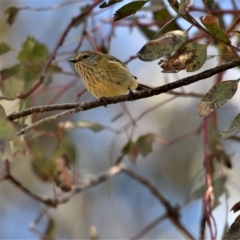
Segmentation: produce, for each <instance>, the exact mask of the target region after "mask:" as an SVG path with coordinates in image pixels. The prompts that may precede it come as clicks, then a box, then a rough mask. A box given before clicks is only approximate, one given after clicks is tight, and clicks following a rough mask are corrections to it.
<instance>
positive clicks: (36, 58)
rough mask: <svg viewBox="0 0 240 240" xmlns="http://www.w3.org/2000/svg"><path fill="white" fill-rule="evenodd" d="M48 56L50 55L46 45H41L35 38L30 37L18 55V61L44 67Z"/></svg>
mask: <svg viewBox="0 0 240 240" xmlns="http://www.w3.org/2000/svg"><path fill="white" fill-rule="evenodd" d="M48 56H49V53H48V50H47V47H46V46H45V45H44V44H41V43H39V42H38V41H37V40H35V39H34V38H33V37H28V38H27V39H26V41H25V42H24V43H23V45H22V49H21V51H20V52H19V54H18V60H19V61H20V62H22V63H31V64H33V65H42V64H43V63H44V62H45V61H46V59H47V58H48Z"/></svg>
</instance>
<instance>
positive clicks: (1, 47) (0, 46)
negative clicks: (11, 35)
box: [0, 42, 11, 55]
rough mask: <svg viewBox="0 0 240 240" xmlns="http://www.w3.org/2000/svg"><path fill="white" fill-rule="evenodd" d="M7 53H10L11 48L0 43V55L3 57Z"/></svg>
mask: <svg viewBox="0 0 240 240" xmlns="http://www.w3.org/2000/svg"><path fill="white" fill-rule="evenodd" d="M9 51H11V47H10V46H9V45H8V44H7V43H5V42H0V55H3V54H5V53H7V52H9Z"/></svg>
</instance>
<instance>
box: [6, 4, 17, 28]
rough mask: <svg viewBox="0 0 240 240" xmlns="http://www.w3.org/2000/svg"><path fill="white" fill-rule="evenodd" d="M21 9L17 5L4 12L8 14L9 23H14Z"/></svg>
mask: <svg viewBox="0 0 240 240" xmlns="http://www.w3.org/2000/svg"><path fill="white" fill-rule="evenodd" d="M18 11H19V9H18V8H16V7H9V8H7V9H5V11H4V13H5V14H7V23H8V24H10V25H12V24H13V23H14V21H15V20H16V17H17V15H18Z"/></svg>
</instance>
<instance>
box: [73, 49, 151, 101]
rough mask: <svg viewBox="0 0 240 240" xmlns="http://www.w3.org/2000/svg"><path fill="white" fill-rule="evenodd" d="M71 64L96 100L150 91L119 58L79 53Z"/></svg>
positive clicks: (96, 53) (91, 52)
mask: <svg viewBox="0 0 240 240" xmlns="http://www.w3.org/2000/svg"><path fill="white" fill-rule="evenodd" d="M69 61H70V62H73V63H74V64H75V69H76V71H77V72H78V73H79V74H80V76H81V77H82V80H83V83H84V85H85V87H86V89H87V90H88V91H89V92H90V93H91V94H92V95H93V96H94V97H96V98H102V97H112V96H118V95H123V94H125V93H127V92H128V91H130V90H136V89H137V90H143V89H149V88H148V87H146V86H144V85H141V84H138V83H137V81H136V80H135V78H134V77H133V76H132V74H131V73H130V71H129V70H128V68H127V67H126V66H125V65H124V64H123V63H122V62H121V61H120V60H118V59H117V58H115V57H113V56H111V55H108V54H103V53H101V52H97V51H90V50H89V51H83V52H80V53H78V54H77V55H76V56H75V58H74V59H70V60H69Z"/></svg>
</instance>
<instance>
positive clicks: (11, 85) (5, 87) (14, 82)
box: [0, 77, 24, 100]
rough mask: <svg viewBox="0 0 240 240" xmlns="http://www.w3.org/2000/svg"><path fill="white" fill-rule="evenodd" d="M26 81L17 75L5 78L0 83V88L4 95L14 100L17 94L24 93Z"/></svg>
mask: <svg viewBox="0 0 240 240" xmlns="http://www.w3.org/2000/svg"><path fill="white" fill-rule="evenodd" d="M23 88H24V82H23V81H22V80H21V79H18V78H16V77H10V78H7V79H4V81H2V82H1V83H0V90H1V93H2V95H3V96H4V97H5V98H7V99H8V100H14V99H15V98H16V96H17V95H18V94H20V93H22V91H23Z"/></svg>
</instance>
